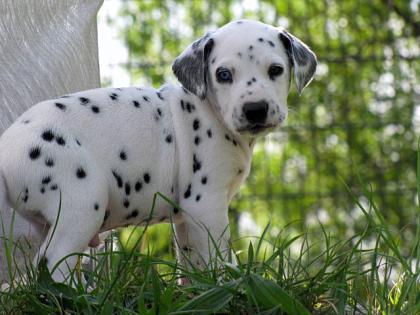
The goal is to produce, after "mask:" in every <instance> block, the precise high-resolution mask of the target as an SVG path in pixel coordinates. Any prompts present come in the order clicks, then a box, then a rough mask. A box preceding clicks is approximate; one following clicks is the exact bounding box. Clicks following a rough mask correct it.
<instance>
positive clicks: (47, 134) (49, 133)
mask: <svg viewBox="0 0 420 315" xmlns="http://www.w3.org/2000/svg"><path fill="white" fill-rule="evenodd" d="M41 137H42V139H44V140H45V141H48V142H51V141H53V140H54V134H53V132H52V131H51V130H45V131H44V132H43V133H42V135H41Z"/></svg>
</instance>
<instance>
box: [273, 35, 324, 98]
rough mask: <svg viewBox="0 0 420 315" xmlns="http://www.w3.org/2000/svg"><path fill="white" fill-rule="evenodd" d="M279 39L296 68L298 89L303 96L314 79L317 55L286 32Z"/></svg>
mask: <svg viewBox="0 0 420 315" xmlns="http://www.w3.org/2000/svg"><path fill="white" fill-rule="evenodd" d="M279 38H280V40H281V42H282V43H283V45H284V48H285V49H286V53H287V54H288V56H289V60H290V64H291V65H292V66H293V68H294V73H295V82H296V87H297V89H298V92H299V94H301V93H302V91H303V89H304V88H305V87H306V86H307V85H308V84H309V83H310V82H311V80H312V79H313V77H314V74H315V70H316V65H317V60H316V55H315V54H314V52H313V51H312V50H310V49H309V47H308V46H307V45H306V44H305V43H303V42H302V41H301V40H300V39H299V38H297V37H295V36H293V35H292V34H290V33H289V32H287V31H285V30H283V31H281V32H280V33H279Z"/></svg>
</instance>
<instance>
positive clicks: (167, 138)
mask: <svg viewBox="0 0 420 315" xmlns="http://www.w3.org/2000/svg"><path fill="white" fill-rule="evenodd" d="M165 141H166V142H167V143H171V142H172V136H171V135H167V136H166V138H165Z"/></svg>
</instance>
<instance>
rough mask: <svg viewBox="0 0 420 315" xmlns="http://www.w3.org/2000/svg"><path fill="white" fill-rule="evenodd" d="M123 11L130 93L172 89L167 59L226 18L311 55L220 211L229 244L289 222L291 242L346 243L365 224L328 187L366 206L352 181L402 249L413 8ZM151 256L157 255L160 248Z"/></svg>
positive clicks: (412, 91)
mask: <svg viewBox="0 0 420 315" xmlns="http://www.w3.org/2000/svg"><path fill="white" fill-rule="evenodd" d="M123 3H124V5H123V10H122V12H121V16H120V17H119V18H121V19H125V21H126V23H125V25H126V27H125V28H124V29H122V30H121V34H122V36H123V38H124V40H125V43H126V45H127V47H128V49H129V56H130V60H129V62H128V63H127V65H126V66H127V68H128V69H129V71H130V73H131V75H132V77H133V80H134V82H138V83H141V84H144V83H147V84H152V85H154V86H159V85H160V84H162V83H164V82H165V81H168V78H170V79H169V81H172V82H175V78H174V77H173V75H172V74H171V70H170V65H171V62H172V61H173V60H174V58H175V56H177V55H178V54H179V53H180V52H181V51H182V50H183V48H185V47H186V46H187V45H188V44H189V43H191V42H192V41H193V40H194V39H197V38H198V37H200V36H202V35H203V34H204V33H205V32H206V31H208V30H212V29H215V28H217V27H219V26H221V25H223V24H225V23H227V22H229V21H231V20H233V19H238V18H251V19H257V20H260V21H263V22H266V23H269V24H272V25H279V26H283V27H286V28H287V29H288V30H289V31H290V32H291V33H293V34H294V35H296V36H297V37H299V38H300V39H302V40H303V41H304V42H305V43H307V44H308V45H309V46H310V47H311V48H312V49H313V50H314V51H315V52H316V54H317V56H318V60H319V66H318V71H317V74H316V77H315V79H314V81H313V82H312V83H311V84H310V86H309V87H308V88H307V89H306V90H305V91H304V93H303V94H302V96H300V97H299V96H298V95H297V93H296V90H295V89H294V88H292V89H291V92H290V95H289V108H290V113H289V118H288V125H287V126H285V127H283V128H282V129H281V130H280V131H279V132H277V133H275V134H273V135H271V136H269V137H268V138H266V139H261V140H260V142H259V144H258V146H257V147H256V150H255V154H254V160H253V167H252V172H251V175H250V177H249V179H248V181H247V183H246V185H245V186H244V187H243V188H242V189H241V191H240V193H239V195H238V196H237V197H236V199H235V201H234V202H233V203H232V205H231V209H230V210H231V211H230V214H231V222H232V229H233V231H234V233H233V235H234V237H235V236H236V237H237V236H238V235H244V234H254V235H255V234H258V232H257V229H258V226H259V227H263V226H264V225H265V224H266V223H267V222H269V221H270V222H271V224H272V226H273V227H274V229H273V230H274V231H276V229H275V227H278V229H280V228H281V227H282V226H284V225H285V224H287V223H290V222H295V223H294V224H293V227H294V229H295V231H296V233H299V232H300V231H302V230H305V229H308V228H309V229H311V228H312V227H315V228H318V227H319V222H321V223H322V224H324V225H325V227H326V228H327V230H328V231H329V233H331V234H332V235H335V236H336V237H338V238H340V237H344V236H348V235H351V234H352V233H354V232H355V231H359V229H360V228H361V227H362V225H363V222H362V221H364V220H365V219H364V218H363V216H362V215H361V212H360V210H358V208H357V207H356V204H355V201H354V200H353V199H352V196H350V194H349V193H348V192H347V191H346V190H345V188H344V186H343V185H342V183H341V182H340V180H339V178H340V177H342V178H343V180H344V182H345V183H347V184H348V185H349V186H350V187H351V189H352V190H353V194H354V195H355V196H356V198H358V200H359V201H360V202H362V203H365V204H366V203H367V201H366V200H365V199H364V197H363V196H362V193H361V189H360V187H361V185H360V183H359V181H358V175H360V176H361V177H362V178H363V179H364V180H365V181H366V182H367V183H369V184H370V185H371V189H372V191H373V195H374V199H375V201H376V203H377V205H378V207H379V208H380V209H381V210H382V211H383V215H384V217H385V218H386V220H387V221H388V222H389V223H390V224H391V225H392V226H394V227H395V229H396V230H397V231H400V232H401V233H400V234H401V237H402V242H401V244H402V246H404V244H405V241H410V240H411V239H412V238H413V231H414V224H415V220H414V214H415V209H416V208H417V206H416V202H417V201H416V197H415V187H416V184H415V181H416V171H415V169H416V168H415V165H416V153H415V151H416V149H417V138H418V137H417V136H418V133H419V132H420V97H419V94H420V83H419V81H418V74H419V70H420V62H419V60H420V47H419V37H420V22H419V21H420V9H419V3H418V1H408V0H407V1H388V0H372V1H363V0H355V1H341V0H317V1H310V0H288V1H275V0H261V1H252V0H251V1H241V0H225V1H218V0H213V1H198V0H168V1H164V0H154V1H153V0H138V1H134V0H130V1H123ZM253 222H257V224H258V226H253ZM164 229H165V231H166V232H165V233H169V232H170V228H169V229H168V228H167V227H166V228H164ZM273 234H275V233H273ZM274 236H275V235H273V237H274ZM315 236H316V235H315ZM158 239H160V240H161V242H166V241H167V238H166V237H165V238H162V237H160V238H158ZM157 246H158V248H160V249H161V251H159V252H167V250H168V248H170V246H169V245H157Z"/></svg>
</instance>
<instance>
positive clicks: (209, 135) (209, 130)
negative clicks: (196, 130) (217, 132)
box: [207, 129, 213, 138]
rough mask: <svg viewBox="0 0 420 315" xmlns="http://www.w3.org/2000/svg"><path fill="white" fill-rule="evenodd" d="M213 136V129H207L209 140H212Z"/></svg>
mask: <svg viewBox="0 0 420 315" xmlns="http://www.w3.org/2000/svg"><path fill="white" fill-rule="evenodd" d="M212 135H213V133H212V132H211V129H207V136H208V137H209V138H211V137H212Z"/></svg>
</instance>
